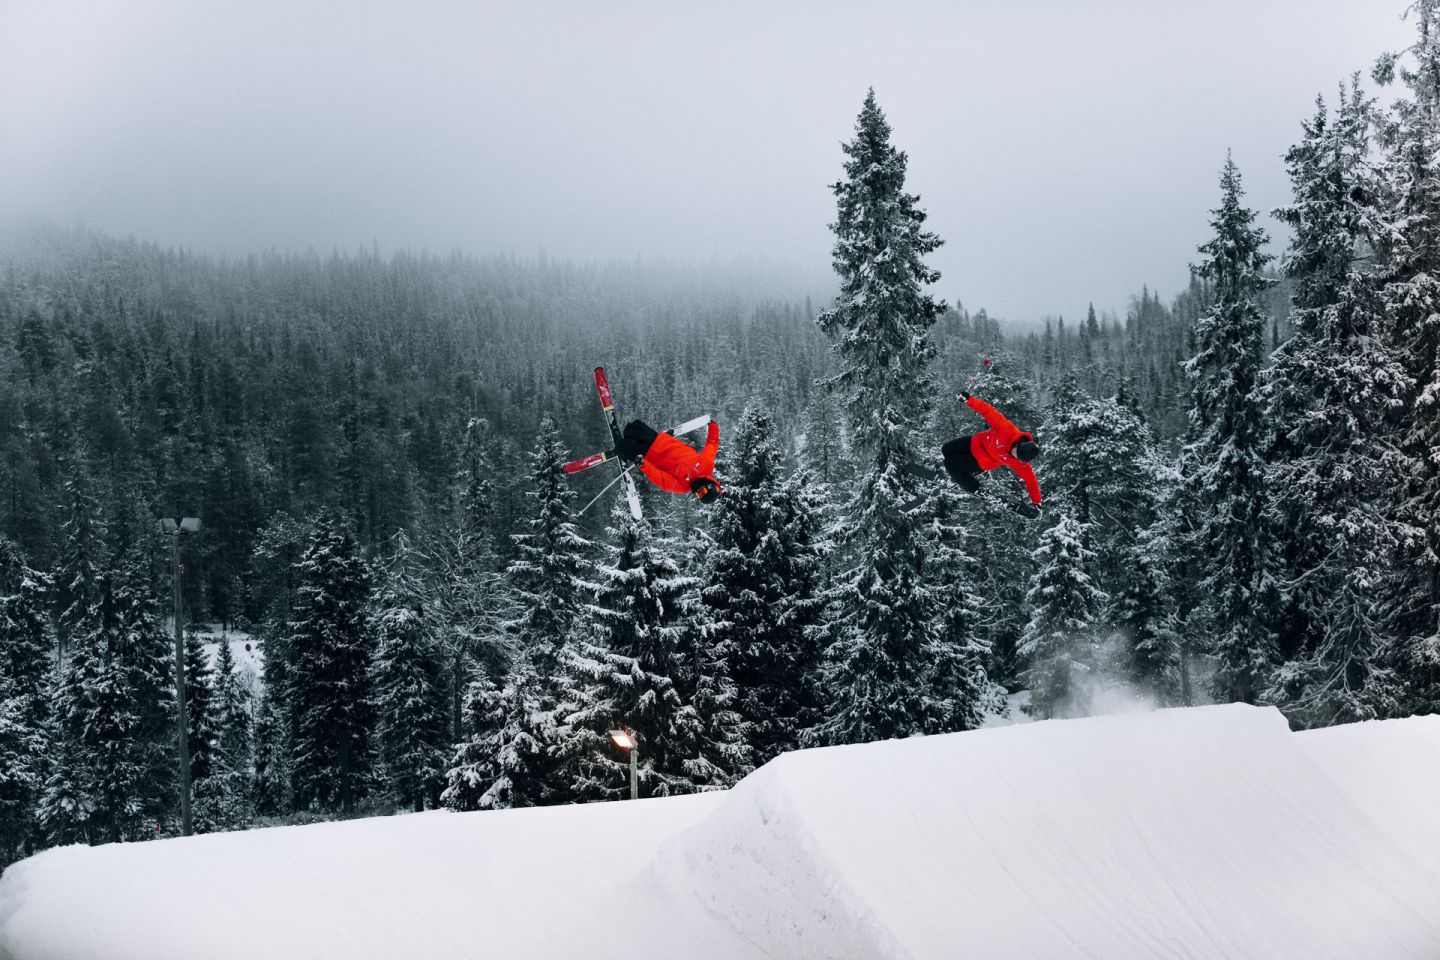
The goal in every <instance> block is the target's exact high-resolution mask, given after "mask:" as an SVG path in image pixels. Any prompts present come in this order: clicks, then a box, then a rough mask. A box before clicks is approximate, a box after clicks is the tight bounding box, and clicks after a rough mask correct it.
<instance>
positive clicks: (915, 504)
mask: <svg viewBox="0 0 1440 960" xmlns="http://www.w3.org/2000/svg"><path fill="white" fill-rule="evenodd" d="M900 469H901V470H902V471H903V472H905V473H908V474H910V476H912V477H919V478H920V479H922V480H928V481H930V482H931V483H937V482H939V480H940V474H939V472H938V471H936V470H931V469H930V468H929V467H922V466H919V465H918V464H913V463H907V464H905V465H904V466H903V467H901V468H900ZM932 496H934V493H933V492H932V493H922V494H920V495H919V496H917V497H911V498H910V499H909V500H906V501H905V502H904V503H902V504H900V506H898V507H896V508H895V509H897V510H899V511H900V515H901V516H902V517H908V516H910V514H912V513H914V512H915V511H916V510H919V509H920V508H921V507H923V506H924V505H925V504H927V503H929V502H930V498H931V497H932Z"/></svg>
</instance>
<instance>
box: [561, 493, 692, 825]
mask: <svg viewBox="0 0 1440 960" xmlns="http://www.w3.org/2000/svg"><path fill="white" fill-rule="evenodd" d="M610 519H611V525H610V527H609V528H608V529H607V531H606V532H607V534H608V539H607V543H606V544H605V546H604V554H603V556H602V558H601V559H600V560H599V561H598V562H596V563H595V565H594V574H593V575H594V578H595V580H596V584H595V600H594V602H592V603H587V604H585V605H584V607H583V608H582V612H581V616H582V619H583V620H584V629H582V630H580V631H577V638H576V639H577V643H576V645H575V649H574V652H573V656H572V663H573V668H574V670H575V671H576V674H577V678H578V680H579V682H580V684H581V685H582V690H581V691H580V695H579V700H578V703H577V704H576V705H575V706H574V708H573V713H570V714H569V716H568V717H567V720H566V722H567V724H568V725H569V726H570V728H571V735H570V736H569V738H568V739H567V742H566V744H565V752H566V755H567V758H573V761H572V763H571V764H570V765H568V768H569V769H573V770H574V772H575V783H574V785H573V787H572V790H573V796H574V797H575V799H577V800H581V801H591V800H613V799H619V798H621V797H623V796H626V795H627V794H628V789H629V786H628V783H629V781H628V776H629V775H628V772H627V762H628V761H627V759H626V758H625V757H623V756H619V755H618V753H617V751H616V748H614V747H612V746H611V744H610V739H609V737H608V735H607V734H608V731H610V730H614V729H618V728H623V729H628V730H630V731H631V732H632V734H633V735H634V736H635V739H636V741H637V742H638V744H639V746H638V749H639V779H640V790H641V793H642V794H643V795H646V796H665V795H670V794H675V793H691V792H694V791H695V790H696V789H697V788H698V787H699V786H701V785H698V784H695V783H694V782H693V781H691V780H690V779H689V771H688V769H687V761H690V760H692V759H693V758H695V757H697V756H701V755H702V754H703V753H704V752H705V751H704V745H703V744H702V743H700V742H699V738H700V736H701V734H702V732H703V725H702V724H700V723H699V722H698V718H697V716H696V714H695V711H694V707H693V705H691V704H687V703H685V702H684V701H683V700H682V699H681V695H680V690H679V685H678V683H677V679H676V678H677V677H678V676H679V675H680V674H681V673H682V671H683V669H684V664H682V663H681V656H680V654H681V651H682V648H683V646H682V644H683V638H682V633H683V632H684V630H686V629H687V624H686V622H685V611H684V610H683V609H682V605H681V600H682V597H683V596H684V594H685V592H686V591H687V590H688V589H690V588H691V587H692V586H693V583H692V582H691V580H690V578H687V577H685V576H683V575H682V574H681V573H680V569H679V567H678V565H677V564H676V562H675V560H674V559H673V557H672V556H670V555H669V553H668V552H667V547H668V546H670V545H668V544H663V543H661V542H657V540H656V538H655V536H654V534H653V533H652V532H651V529H650V524H649V523H648V522H647V521H645V520H638V521H637V520H635V519H634V518H633V517H631V516H630V513H629V511H628V509H627V508H626V506H625V503H624V500H623V498H616V501H615V508H614V510H613V511H612V513H611V517H610Z"/></svg>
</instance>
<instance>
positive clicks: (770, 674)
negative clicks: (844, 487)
mask: <svg viewBox="0 0 1440 960" xmlns="http://www.w3.org/2000/svg"><path fill="white" fill-rule="evenodd" d="M773 435H774V421H773V419H772V418H771V416H770V413H769V411H768V410H766V409H765V408H764V407H763V406H761V405H760V404H759V403H752V404H751V405H750V406H748V407H746V409H745V412H744V414H743V415H742V416H741V417H740V422H739V423H738V424H737V425H736V427H735V431H734V435H733V439H731V441H730V444H729V446H728V448H727V450H726V453H725V456H724V459H723V461H722V464H721V471H720V473H721V475H722V476H724V477H725V483H726V486H725V496H724V498H723V499H721V501H720V502H719V503H718V504H717V505H716V506H715V508H714V511H713V516H712V524H711V533H710V537H711V540H710V543H709V544H708V545H707V549H706V552H705V566H704V569H703V570H702V571H701V573H700V580H701V583H700V589H699V593H700V598H701V602H702V605H701V607H700V608H699V609H697V610H696V611H695V624H696V626H697V627H698V628H699V629H698V631H697V633H696V639H697V640H698V643H699V647H700V649H701V650H708V651H710V652H711V653H713V654H714V655H715V657H716V659H717V660H718V661H719V664H721V665H723V666H725V667H726V668H728V671H727V672H728V674H729V677H730V679H731V680H732V681H733V683H734V686H735V694H736V699H735V702H734V705H733V708H734V709H735V710H737V711H738V712H739V714H740V718H741V722H742V723H743V726H744V739H745V742H746V744H747V745H748V747H749V750H750V751H751V753H752V756H751V757H750V758H749V759H748V761H747V762H748V763H749V764H751V765H753V766H759V765H760V764H763V763H765V762H766V761H768V760H770V759H772V758H773V757H775V756H778V755H779V754H781V753H784V752H786V751H788V750H793V749H795V748H796V747H797V746H798V745H799V733H800V729H801V728H802V727H803V726H805V725H806V724H807V722H809V721H810V720H812V719H813V717H814V715H815V712H816V709H817V707H818V704H817V691H816V690H815V682H816V674H817V672H818V670H819V666H820V659H821V656H820V655H821V648H820V646H819V639H820V638H819V626H820V623H821V617H822V614H823V612H824V611H823V608H824V597H823V595H822V593H821V590H820V582H819V581H820V575H821V572H822V563H823V555H824V551H825V548H826V543H825V541H824V539H823V536H822V534H821V531H820V529H819V524H820V522H821V518H820V517H818V516H817V515H816V513H815V512H814V511H813V510H812V509H811V508H810V505H809V504H808V503H807V502H806V501H805V499H804V497H803V491H802V489H801V488H800V487H798V486H797V485H795V484H792V483H791V482H788V481H787V479H786V478H785V477H784V476H783V475H782V473H781V469H782V461H781V455H780V451H779V450H778V449H777V448H776V446H775V442H774V436H773ZM802 483H803V480H802ZM716 692H717V693H718V691H716ZM744 772H746V771H745V770H743V769H735V770H733V771H732V773H738V774H743V773H744Z"/></svg>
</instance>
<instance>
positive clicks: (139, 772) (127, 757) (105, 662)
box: [41, 573, 144, 844]
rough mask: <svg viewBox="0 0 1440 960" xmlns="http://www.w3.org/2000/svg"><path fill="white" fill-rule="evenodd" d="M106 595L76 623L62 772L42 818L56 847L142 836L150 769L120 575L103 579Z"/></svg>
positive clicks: (65, 698)
mask: <svg viewBox="0 0 1440 960" xmlns="http://www.w3.org/2000/svg"><path fill="white" fill-rule="evenodd" d="M97 586H98V589H99V598H98V599H97V601H96V602H95V604H94V605H93V606H92V607H91V609H90V611H89V613H88V615H87V616H85V617H84V618H82V619H80V620H78V621H76V623H75V628H76V637H77V639H76V642H75V643H74V644H73V645H72V647H71V650H70V659H69V665H68V667H69V668H68V670H67V671H66V673H65V675H64V678H63V680H62V682H61V685H60V689H59V695H58V699H57V703H56V716H57V725H58V733H59V739H60V740H61V741H62V743H63V746H64V748H65V749H62V750H60V751H59V756H58V758H57V760H58V763H57V769H55V770H54V771H53V772H52V776H51V779H50V782H49V783H48V784H47V787H46V795H45V797H44V799H43V800H42V812H41V816H42V819H43V820H44V822H45V823H46V826H47V832H49V833H50V835H51V839H52V841H53V842H61V841H62V839H63V840H69V841H71V842H73V841H76V840H78V841H81V842H86V843H92V844H93V843H107V842H108V843H115V842H118V841H120V840H124V839H133V838H136V837H137V835H138V834H140V833H141V832H142V830H141V827H140V823H139V820H140V809H141V804H140V797H139V794H140V786H141V782H142V780H143V779H144V769H143V766H142V764H141V763H140V762H138V761H137V757H136V755H135V751H134V750H133V749H132V744H133V741H134V735H135V731H136V729H137V728H138V727H139V725H140V720H139V716H138V715H137V711H136V704H135V702H134V698H133V697H132V695H131V691H130V684H129V681H128V677H127V676H126V670H125V664H124V661H123V660H122V659H121V649H122V646H123V644H124V640H125V627H124V623H123V621H122V612H123V609H124V601H123V599H121V598H119V597H117V593H118V590H117V585H116V583H115V578H114V576H113V575H112V574H108V573H106V574H102V575H101V577H100V581H99V583H98V585H97Z"/></svg>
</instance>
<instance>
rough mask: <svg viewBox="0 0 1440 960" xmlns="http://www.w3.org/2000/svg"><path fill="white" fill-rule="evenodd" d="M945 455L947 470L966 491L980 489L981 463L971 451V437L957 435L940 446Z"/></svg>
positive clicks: (970, 491) (951, 477)
mask: <svg viewBox="0 0 1440 960" xmlns="http://www.w3.org/2000/svg"><path fill="white" fill-rule="evenodd" d="M940 452H941V453H943V454H944V455H945V472H946V473H948V474H950V479H951V480H954V481H955V482H956V483H958V484H959V485H960V488H961V489H963V490H964V491H965V492H966V493H974V492H976V491H977V490H979V489H980V464H979V462H978V461H976V459H975V455H974V454H973V453H971V452H970V438H969V437H956V438H955V439H954V440H951V441H949V442H947V443H946V444H945V445H944V446H943V447H941V448H940Z"/></svg>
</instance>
